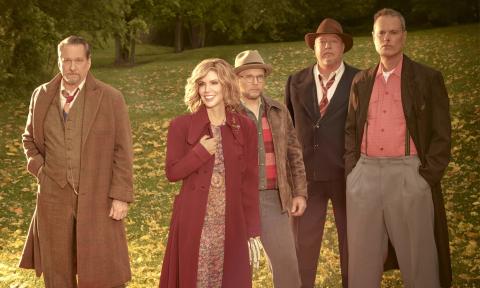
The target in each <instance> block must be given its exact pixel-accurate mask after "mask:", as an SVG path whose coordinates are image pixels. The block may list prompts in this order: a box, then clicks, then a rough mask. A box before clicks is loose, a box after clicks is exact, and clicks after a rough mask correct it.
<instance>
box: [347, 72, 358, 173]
mask: <svg viewBox="0 0 480 288" xmlns="http://www.w3.org/2000/svg"><path fill="white" fill-rule="evenodd" d="M355 80H356V77H355V78H354V79H353V83H352V87H351V88H350V99H349V101H348V112H347V119H346V121H345V155H344V159H345V177H346V176H347V175H348V174H350V172H351V171H352V170H353V167H355V158H356V156H355V153H356V148H357V143H356V142H357V140H356V135H357V119H356V110H357V109H358V89H357V84H356V81H355Z"/></svg>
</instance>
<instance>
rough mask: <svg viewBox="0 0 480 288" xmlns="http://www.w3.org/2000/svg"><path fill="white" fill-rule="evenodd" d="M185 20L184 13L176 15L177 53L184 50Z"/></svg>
mask: <svg viewBox="0 0 480 288" xmlns="http://www.w3.org/2000/svg"><path fill="white" fill-rule="evenodd" d="M182 32H183V20H182V15H180V14H177V16H176V17H175V37H174V44H175V53H180V52H182V51H183V33H182Z"/></svg>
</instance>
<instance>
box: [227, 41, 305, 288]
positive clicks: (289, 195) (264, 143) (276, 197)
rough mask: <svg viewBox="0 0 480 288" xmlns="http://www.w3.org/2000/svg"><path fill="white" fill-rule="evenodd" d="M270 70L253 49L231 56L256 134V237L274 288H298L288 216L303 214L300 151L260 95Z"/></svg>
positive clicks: (286, 119)
mask: <svg viewBox="0 0 480 288" xmlns="http://www.w3.org/2000/svg"><path fill="white" fill-rule="evenodd" d="M271 72H272V66H271V65H269V64H265V62H264V61H263V59H262V57H261V56H260V54H259V53H258V51H257V50H247V51H243V52H241V53H239V54H238V55H237V57H236V58H235V73H236V74H237V75H238V76H239V80H240V89H241V92H242V95H241V100H242V104H243V107H244V112H245V114H246V115H247V116H248V117H249V118H251V119H252V120H253V122H254V123H255V124H256V126H257V131H258V162H259V169H258V172H259V180H260V181H259V187H258V189H259V193H260V195H259V196H260V221H261V228H262V234H261V236H260V239H261V241H262V244H263V246H264V249H265V252H266V254H267V256H268V259H269V264H270V269H271V271H272V274H273V282H274V287H275V288H282V287H285V288H298V287H300V276H299V272H298V263H297V257H296V253H295V242H294V238H293V233H292V230H291V225H290V217H289V215H292V216H300V215H302V214H303V212H304V210H305V207H306V206H305V205H306V204H305V203H306V198H307V183H306V179H305V167H304V165H303V158H302V150H301V148H300V144H299V143H298V140H297V136H296V133H295V130H294V128H293V125H292V120H291V118H290V115H289V113H288V110H287V108H286V107H285V106H284V105H283V104H281V103H280V102H278V101H275V100H273V99H271V98H270V97H268V96H266V95H265V93H264V92H263V90H264V87H265V79H266V77H267V76H268V75H269V74H270V73H271Z"/></svg>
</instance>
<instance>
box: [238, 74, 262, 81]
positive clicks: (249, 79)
mask: <svg viewBox="0 0 480 288" xmlns="http://www.w3.org/2000/svg"><path fill="white" fill-rule="evenodd" d="M240 77H241V78H243V79H245V81H247V83H253V80H254V79H257V83H263V82H265V75H258V76H253V75H245V76H240Z"/></svg>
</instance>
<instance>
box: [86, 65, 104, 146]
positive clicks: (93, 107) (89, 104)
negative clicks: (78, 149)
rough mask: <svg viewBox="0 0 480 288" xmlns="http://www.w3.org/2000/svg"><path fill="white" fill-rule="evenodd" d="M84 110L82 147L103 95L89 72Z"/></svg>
mask: <svg viewBox="0 0 480 288" xmlns="http://www.w3.org/2000/svg"><path fill="white" fill-rule="evenodd" d="M84 89H85V108H84V109H85V110H84V117H83V128H82V129H83V130H82V147H83V145H84V144H85V142H86V141H87V137H88V134H89V132H90V128H92V125H93V122H94V120H95V118H96V117H95V116H96V115H97V112H98V109H99V108H100V103H101V101H102V98H103V93H102V91H101V89H99V87H98V85H97V80H96V79H95V77H93V75H92V74H91V73H90V72H89V73H88V75H87V79H86V80H85V86H84Z"/></svg>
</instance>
